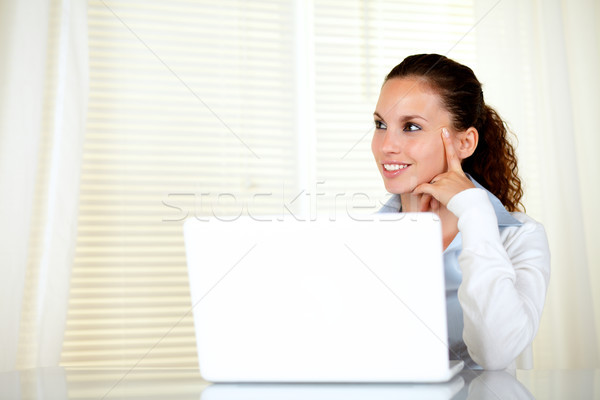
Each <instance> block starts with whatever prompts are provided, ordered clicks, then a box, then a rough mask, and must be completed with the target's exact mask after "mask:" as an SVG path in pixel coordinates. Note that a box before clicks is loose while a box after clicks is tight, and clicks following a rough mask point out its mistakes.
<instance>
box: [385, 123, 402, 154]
mask: <svg viewBox="0 0 600 400" xmlns="http://www.w3.org/2000/svg"><path fill="white" fill-rule="evenodd" d="M400 147H401V146H400V138H399V137H398V135H397V134H395V133H394V132H392V130H391V129H388V130H387V131H386V132H385V135H384V137H383V141H382V142H381V151H383V152H384V153H399V152H400Z"/></svg>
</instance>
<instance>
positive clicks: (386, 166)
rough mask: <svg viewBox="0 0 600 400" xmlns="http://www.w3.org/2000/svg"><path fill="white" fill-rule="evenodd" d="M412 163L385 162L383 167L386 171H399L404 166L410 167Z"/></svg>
mask: <svg viewBox="0 0 600 400" xmlns="http://www.w3.org/2000/svg"><path fill="white" fill-rule="evenodd" d="M409 165H410V164H383V169H385V170H386V171H390V172H393V171H398V170H401V169H404V168H408V167H409Z"/></svg>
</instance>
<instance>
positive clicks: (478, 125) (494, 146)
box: [385, 54, 524, 211]
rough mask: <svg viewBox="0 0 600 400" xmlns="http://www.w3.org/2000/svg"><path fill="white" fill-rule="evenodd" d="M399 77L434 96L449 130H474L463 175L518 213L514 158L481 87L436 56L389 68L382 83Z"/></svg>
mask: <svg viewBox="0 0 600 400" xmlns="http://www.w3.org/2000/svg"><path fill="white" fill-rule="evenodd" d="M402 77H415V78H418V79H420V80H422V81H423V82H425V83H426V84H428V85H429V86H430V87H431V88H432V89H433V90H434V91H436V92H437V93H438V94H439V95H440V97H441V99H442V103H443V104H444V106H445V108H446V109H447V110H448V111H449V112H450V114H451V115H452V124H453V128H454V129H455V130H457V131H464V130H466V129H468V128H470V127H474V128H475V129H477V132H478V133H479V143H478V144H477V148H476V149H475V152H474V153H473V154H472V155H471V156H470V157H468V158H466V159H465V160H463V163H462V168H463V170H464V171H465V172H466V173H468V174H470V175H471V176H472V177H473V178H474V179H475V180H476V181H478V182H479V183H480V184H481V185H483V186H484V187H485V188H486V189H488V190H489V191H490V192H492V193H493V194H494V195H495V196H496V197H498V199H500V201H501V202H502V204H504V206H505V207H506V209H507V210H508V211H517V210H519V209H520V208H523V209H524V207H523V204H522V203H521V197H523V188H522V187H521V179H519V176H518V168H517V157H516V154H515V149H514V147H513V146H512V144H511V143H510V142H509V141H508V138H507V136H508V133H509V130H508V129H507V126H506V124H505V122H504V121H503V120H502V118H500V116H499V115H498V113H497V112H496V111H495V110H494V109H493V108H491V107H490V106H488V105H486V104H485V102H484V99H483V91H482V90H481V83H480V82H479V81H478V80H477V78H476V77H475V74H474V73H473V71H472V70H471V68H469V67H467V66H464V65H462V64H459V63H457V62H456V61H453V60H451V59H449V58H447V57H445V56H442V55H439V54H417V55H413V56H409V57H406V58H405V59H404V61H402V62H401V63H400V64H398V65H397V66H396V67H394V68H393V69H392V70H391V71H390V73H389V74H388V75H387V76H386V78H385V81H386V82H387V81H388V80H389V79H392V78H402Z"/></svg>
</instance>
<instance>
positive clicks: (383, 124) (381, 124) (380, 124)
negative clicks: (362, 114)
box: [375, 120, 387, 129]
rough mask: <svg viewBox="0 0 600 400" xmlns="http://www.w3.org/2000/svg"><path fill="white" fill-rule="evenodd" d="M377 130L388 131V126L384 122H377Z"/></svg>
mask: <svg viewBox="0 0 600 400" xmlns="http://www.w3.org/2000/svg"><path fill="white" fill-rule="evenodd" d="M375 129H387V125H386V124H385V122H383V121H379V120H376V121H375Z"/></svg>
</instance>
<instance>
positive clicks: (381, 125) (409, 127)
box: [375, 120, 422, 132]
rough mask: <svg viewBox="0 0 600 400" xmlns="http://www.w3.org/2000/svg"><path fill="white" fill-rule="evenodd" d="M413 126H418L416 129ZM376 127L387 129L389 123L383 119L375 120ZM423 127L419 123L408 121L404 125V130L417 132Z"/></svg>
mask: <svg viewBox="0 0 600 400" xmlns="http://www.w3.org/2000/svg"><path fill="white" fill-rule="evenodd" d="M413 128H416V129H413ZM375 129H387V125H386V124H385V122H383V121H379V120H376V121H375ZM421 129H422V128H421V127H420V126H419V125H417V124H414V123H412V122H407V123H406V124H405V125H404V128H403V129H402V130H403V131H404V132H416V131H420V130H421Z"/></svg>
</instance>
